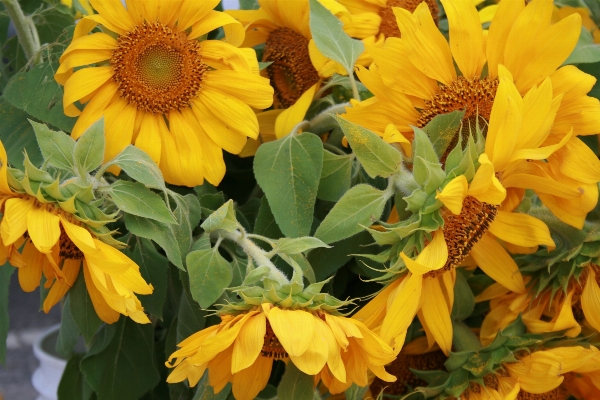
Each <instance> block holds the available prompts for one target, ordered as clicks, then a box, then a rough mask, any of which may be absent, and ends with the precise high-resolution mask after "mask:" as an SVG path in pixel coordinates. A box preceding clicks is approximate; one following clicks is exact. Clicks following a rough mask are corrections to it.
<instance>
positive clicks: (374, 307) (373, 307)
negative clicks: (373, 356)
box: [338, 279, 401, 344]
mask: <svg viewBox="0 0 600 400" xmlns="http://www.w3.org/2000/svg"><path fill="white" fill-rule="evenodd" d="M400 282H401V280H400V279H396V280H395V281H393V282H392V283H390V284H389V285H387V286H386V287H385V288H384V289H383V290H382V291H381V292H379V293H378V294H377V296H375V297H374V298H372V299H371V300H370V301H369V302H368V303H367V304H365V306H364V307H363V308H361V309H360V310H358V312H357V313H356V314H354V315H353V316H352V318H353V319H356V320H357V321H361V322H362V323H363V324H365V325H366V326H367V327H368V328H369V329H375V328H376V327H377V326H380V325H381V322H382V321H383V318H384V317H385V314H386V304H387V302H388V298H389V297H390V295H391V293H392V292H393V291H394V290H396V288H397V287H398V285H399V284H400ZM338 341H339V340H338ZM340 344H341V343H340Z"/></svg>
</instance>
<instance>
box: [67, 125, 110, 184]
mask: <svg viewBox="0 0 600 400" xmlns="http://www.w3.org/2000/svg"><path fill="white" fill-rule="evenodd" d="M103 157H104V118H100V120H98V121H96V122H95V123H94V124H93V125H92V126H90V127H89V128H88V129H87V130H86V131H85V132H84V133H83V135H81V136H80V137H79V139H77V142H76V143H75V150H74V152H73V159H74V160H75V163H76V164H77V168H78V169H79V170H80V175H81V176H85V175H84V174H85V173H86V172H90V171H93V170H95V169H96V168H98V167H99V166H100V164H102V158H103Z"/></svg>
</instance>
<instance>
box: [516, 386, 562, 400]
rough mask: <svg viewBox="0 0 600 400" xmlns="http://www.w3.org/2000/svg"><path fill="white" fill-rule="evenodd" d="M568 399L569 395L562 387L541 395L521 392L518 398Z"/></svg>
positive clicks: (527, 399)
mask: <svg viewBox="0 0 600 400" xmlns="http://www.w3.org/2000/svg"><path fill="white" fill-rule="evenodd" d="M568 398H569V394H568V393H565V390H564V389H563V388H562V387H560V386H559V387H557V388H556V389H554V390H551V391H549V392H546V393H539V394H533V393H527V392H524V391H522V390H521V391H520V392H519V395H518V396H517V400H567V399H568Z"/></svg>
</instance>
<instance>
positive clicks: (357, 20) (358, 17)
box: [339, 0, 440, 42]
mask: <svg viewBox="0 0 600 400" xmlns="http://www.w3.org/2000/svg"><path fill="white" fill-rule="evenodd" d="M339 2H340V3H341V4H342V5H344V6H345V7H346V8H347V9H348V11H349V12H350V13H351V14H352V20H351V21H350V22H348V23H346V24H345V25H344V31H346V33H347V34H348V35H350V36H352V37H355V38H358V39H366V38H370V37H374V38H377V39H375V40H377V41H378V42H379V41H381V40H382V39H384V38H388V37H400V36H401V32H400V29H399V28H398V24H397V23H396V16H395V15H394V11H393V7H399V8H403V9H405V10H408V11H409V12H411V13H412V12H414V11H415V9H416V8H417V6H418V5H419V4H421V3H426V5H427V7H428V8H429V12H430V13H431V16H432V18H433V20H434V21H435V23H436V25H437V22H438V14H439V12H440V10H439V7H438V5H437V2H436V0H339Z"/></svg>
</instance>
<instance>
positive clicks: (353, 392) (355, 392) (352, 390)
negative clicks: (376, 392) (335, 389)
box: [344, 383, 369, 400]
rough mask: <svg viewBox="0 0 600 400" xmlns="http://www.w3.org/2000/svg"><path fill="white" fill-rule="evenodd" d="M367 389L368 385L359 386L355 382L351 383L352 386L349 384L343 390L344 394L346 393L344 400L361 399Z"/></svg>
mask: <svg viewBox="0 0 600 400" xmlns="http://www.w3.org/2000/svg"><path fill="white" fill-rule="evenodd" d="M368 389H369V386H368V385H367V386H364V387H360V386H358V385H356V383H353V384H352V386H350V387H349V388H348V389H346V391H345V392H344V394H345V395H346V400H362V398H363V396H364V394H365V393H367V390H368Z"/></svg>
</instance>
